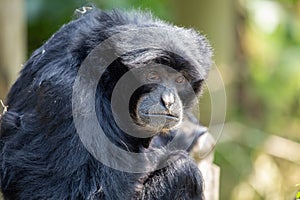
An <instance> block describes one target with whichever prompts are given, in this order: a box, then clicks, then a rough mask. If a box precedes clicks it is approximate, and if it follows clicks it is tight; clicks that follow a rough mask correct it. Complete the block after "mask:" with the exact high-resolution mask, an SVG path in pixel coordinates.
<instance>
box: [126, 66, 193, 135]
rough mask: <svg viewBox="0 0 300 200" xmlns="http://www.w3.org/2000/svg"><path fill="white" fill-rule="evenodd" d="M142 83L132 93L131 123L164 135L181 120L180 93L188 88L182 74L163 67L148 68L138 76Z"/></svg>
mask: <svg viewBox="0 0 300 200" xmlns="http://www.w3.org/2000/svg"><path fill="white" fill-rule="evenodd" d="M138 78H139V79H140V81H142V82H145V83H147V84H145V85H144V86H142V87H141V88H139V89H138V90H137V91H136V92H135V93H134V94H133V96H134V98H133V99H135V102H131V103H133V104H135V106H134V107H135V109H134V111H133V112H134V113H133V114H132V116H133V118H134V121H135V122H136V123H137V124H138V125H140V126H143V127H146V128H147V129H148V130H152V131H155V132H165V131H167V130H170V129H172V128H175V127H176V126H178V125H179V124H180V123H181V121H182V117H183V105H182V101H181V99H180V96H179V93H180V92H181V91H184V90H185V89H186V88H187V84H189V83H188V80H187V79H186V78H185V77H184V76H183V74H181V73H179V72H177V71H175V70H168V68H166V67H150V68H147V69H146V70H145V68H144V70H143V72H141V73H139V77H138Z"/></svg>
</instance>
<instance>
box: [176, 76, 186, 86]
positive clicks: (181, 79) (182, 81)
mask: <svg viewBox="0 0 300 200" xmlns="http://www.w3.org/2000/svg"><path fill="white" fill-rule="evenodd" d="M175 81H176V83H180V84H183V83H185V81H186V80H185V78H184V76H178V77H177V78H176V79H175Z"/></svg>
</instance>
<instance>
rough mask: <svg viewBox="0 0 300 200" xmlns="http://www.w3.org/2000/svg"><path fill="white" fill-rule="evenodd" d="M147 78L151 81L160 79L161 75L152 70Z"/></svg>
mask: <svg viewBox="0 0 300 200" xmlns="http://www.w3.org/2000/svg"><path fill="white" fill-rule="evenodd" d="M147 79H148V80H149V81H159V80H160V76H159V75H158V73H157V72H156V71H151V72H149V73H148V74H147Z"/></svg>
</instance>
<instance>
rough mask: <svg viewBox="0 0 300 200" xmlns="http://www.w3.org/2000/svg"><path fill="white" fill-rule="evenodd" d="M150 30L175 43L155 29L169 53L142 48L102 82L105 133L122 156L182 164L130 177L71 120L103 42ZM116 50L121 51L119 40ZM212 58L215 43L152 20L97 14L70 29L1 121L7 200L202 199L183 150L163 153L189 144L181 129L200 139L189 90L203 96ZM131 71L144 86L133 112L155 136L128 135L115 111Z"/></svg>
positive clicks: (40, 54)
mask: <svg viewBox="0 0 300 200" xmlns="http://www.w3.org/2000/svg"><path fill="white" fill-rule="evenodd" d="M151 27H154V28H157V27H158V28H161V29H166V30H168V31H170V32H173V33H175V35H176V37H168V36H162V35H160V36H159V34H160V32H159V29H158V32H157V35H152V36H151V37H154V39H155V40H157V41H158V43H159V44H160V43H161V44H162V45H164V46H163V47H162V48H151V47H148V46H147V45H145V48H144V49H139V50H137V51H133V52H127V53H126V54H125V55H120V56H119V57H118V58H117V59H116V60H114V61H113V62H112V63H111V64H110V65H109V67H108V68H107V69H106V71H105V72H104V74H103V76H102V78H101V79H100V81H99V83H98V87H97V90H96V95H95V99H96V100H95V110H96V112H97V117H98V120H99V124H100V125H101V126H102V128H103V130H104V132H105V135H106V136H107V137H108V138H109V140H110V141H111V142H112V143H113V144H114V145H117V146H118V147H119V148H122V149H124V150H126V151H129V152H135V153H142V152H150V151H152V150H155V149H160V151H161V152H163V153H164V155H165V156H162V157H159V156H158V157H157V160H158V162H165V160H164V159H167V160H168V159H169V158H171V157H174V156H176V158H177V159H176V160H172V159H170V160H169V161H168V165H166V166H165V167H163V168H161V169H157V170H155V171H152V172H145V173H129V172H123V171H120V170H116V169H113V168H110V167H108V166H106V165H103V164H102V163H101V162H99V161H98V160H97V159H95V157H93V156H92V155H91V154H90V153H89V151H87V149H86V148H85V147H84V145H83V144H82V142H81V140H80V138H79V136H78V134H76V128H75V125H74V120H73V113H72V91H73V88H72V87H73V84H74V81H75V78H76V76H77V72H78V69H79V67H80V66H81V64H82V62H83V61H84V60H85V59H86V57H87V56H88V54H89V53H90V52H91V51H92V50H93V49H94V48H95V47H96V46H97V45H99V44H100V43H101V42H102V41H104V40H105V39H107V38H109V37H110V36H112V35H113V34H116V33H122V31H126V30H129V29H137V30H138V29H146V30H147V28H151ZM143 37H144V38H143ZM146 37H150V36H143V35H141V36H140V37H139V38H137V39H138V40H143V39H144V40H145V41H147V40H148V38H146ZM115 42H116V46H117V44H118V42H121V41H115ZM125 44H126V43H125ZM145 44H146V43H145ZM127 45H128V46H130V45H131V43H128V44H127ZM123 47H125V48H126V45H125V46H124V45H123ZM175 51H176V52H182V54H176V53H174V52H175ZM211 56H212V53H211V49H210V46H209V44H208V42H207V41H206V39H205V38H204V37H203V36H201V35H199V34H198V33H197V32H196V31H194V30H192V29H183V28H179V27H175V26H172V25H169V24H166V23H165V22H162V21H160V20H157V19H154V18H153V17H152V16H151V15H150V14H147V13H146V14H143V13H140V12H136V11H133V12H123V11H120V10H114V11H111V12H104V11H101V10H98V9H96V8H93V9H92V10H90V11H89V12H87V13H85V14H83V15H82V16H81V17H79V18H78V19H76V20H74V21H72V22H70V23H68V24H67V25H65V26H63V27H62V28H61V29H60V30H59V31H58V32H57V33H55V34H54V35H53V36H52V37H51V38H50V39H49V40H48V41H47V42H46V43H45V44H44V45H43V46H42V47H40V48H39V49H37V50H36V51H35V52H34V53H33V54H32V56H31V57H30V59H29V60H28V61H27V63H26V64H25V66H24V68H23V69H22V71H21V73H20V76H19V78H18V80H17V81H16V82H15V84H14V85H13V86H12V88H11V90H10V92H9V94H8V97H7V99H6V105H7V106H8V110H7V112H5V113H4V115H3V116H2V118H1V121H0V122H1V129H0V134H1V135H0V148H1V154H0V163H1V165H0V177H1V190H2V192H3V194H4V198H5V199H16V200H17V199H18V200H19V199H24V200H28V199H37V200H43V199H53V200H64V199H65V200H67V199H90V200H94V199H95V200H96V199H111V200H116V199H121V200H123V199H124V200H127V199H172V200H173V199H203V191H202V190H203V188H202V187H203V181H202V178H201V174H200V171H199V169H198V168H197V165H196V164H195V163H194V162H193V160H192V159H191V158H190V157H189V155H188V152H187V151H186V150H176V149H173V150H168V148H166V145H167V144H168V142H169V141H171V140H172V138H173V137H174V136H175V135H176V134H182V136H183V137H182V138H183V139H182V140H180V141H181V142H182V143H184V142H185V139H184V138H188V137H191V136H190V135H186V136H185V135H184V134H185V131H184V129H182V127H183V126H189V128H190V129H191V130H192V131H191V132H193V133H194V134H195V137H196V138H197V137H198V136H199V135H200V134H201V131H198V129H197V127H198V125H197V122H195V120H194V117H193V116H192V115H191V114H190V113H191V111H190V109H191V108H192V106H193V104H194V101H195V100H196V97H194V96H193V94H191V92H190V90H189V89H188V86H189V85H190V86H191V88H192V91H193V92H194V93H195V94H196V95H197V94H200V92H201V85H202V83H203V81H204V80H205V78H206V76H207V72H208V70H209V67H210V64H211ZM99 59H102V57H101V56H99ZM160 64H162V65H164V66H168V67H170V68H171V69H173V71H172V70H171V71H170V70H168V69H167V68H164V67H158V66H159V65H160ZM133 68H135V69H139V71H137V74H138V73H140V75H139V76H137V77H136V76H135V77H136V79H137V80H136V81H141V82H145V83H147V84H144V85H143V86H141V87H139V88H138V89H136V90H135V91H134V93H133V94H132V96H131V97H130V101H129V106H128V109H129V113H130V117H131V118H132V121H133V122H134V123H135V125H136V126H137V127H138V130H140V131H141V133H142V132H143V131H145V133H150V135H149V136H147V137H141V138H140V137H135V136H132V135H129V134H126V133H125V132H124V131H122V130H121V129H120V128H119V127H118V126H117V125H116V123H115V121H114V118H113V117H112V110H111V98H112V91H113V90H114V87H115V85H116V84H117V82H118V80H119V79H120V78H121V77H122V76H123V75H124V74H125V73H126V72H128V71H129V70H130V69H133ZM81 78H82V79H84V78H88V77H81ZM126 87H129V86H128V85H124V89H126ZM124 92H126V91H124ZM83 98H84V96H83ZM120 101H122V97H120ZM99 102H101V103H99ZM88 106H94V105H88ZM124 106H126V105H124ZM121 121H122V119H121ZM187 124H188V125H187ZM191 124H193V125H192V126H191ZM156 132H158V133H156ZM152 133H153V135H151V134H152ZM193 137H194V136H193ZM95 148H101V146H97V147H95ZM111 159H112V162H113V159H114V157H111Z"/></svg>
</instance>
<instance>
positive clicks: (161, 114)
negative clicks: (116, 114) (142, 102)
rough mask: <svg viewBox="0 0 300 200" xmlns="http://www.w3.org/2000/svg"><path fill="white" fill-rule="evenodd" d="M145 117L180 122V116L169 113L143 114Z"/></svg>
mask: <svg viewBox="0 0 300 200" xmlns="http://www.w3.org/2000/svg"><path fill="white" fill-rule="evenodd" d="M142 115H144V116H145V117H164V118H167V119H170V120H175V121H179V116H177V115H173V114H167V113H142Z"/></svg>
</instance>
